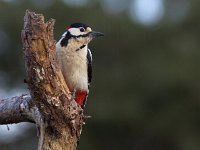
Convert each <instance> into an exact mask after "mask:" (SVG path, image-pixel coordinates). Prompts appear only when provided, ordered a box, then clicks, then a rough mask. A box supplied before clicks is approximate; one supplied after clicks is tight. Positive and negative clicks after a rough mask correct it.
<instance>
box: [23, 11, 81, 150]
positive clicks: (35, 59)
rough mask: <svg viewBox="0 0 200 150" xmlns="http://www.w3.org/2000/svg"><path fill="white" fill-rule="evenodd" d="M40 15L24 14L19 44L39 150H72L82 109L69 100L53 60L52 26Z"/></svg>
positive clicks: (78, 131)
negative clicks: (34, 110) (32, 102)
mask: <svg viewBox="0 0 200 150" xmlns="http://www.w3.org/2000/svg"><path fill="white" fill-rule="evenodd" d="M54 22H55V20H53V19H50V20H49V21H48V22H46V23H45V22H44V17H43V15H41V14H35V13H34V12H30V11H26V14H25V17H24V30H23V31H22V41H23V48H24V56H25V64H26V73H27V79H26V80H27V84H28V86H29V89H30V92H31V96H32V98H33V99H34V100H35V102H36V106H37V107H38V108H39V112H40V113H41V118H40V119H38V120H36V124H37V126H38V128H39V148H38V149H41V150H75V149H76V147H77V141H78V140H79V138H80V131H81V129H82V125H83V112H82V109H81V108H80V107H79V106H78V105H77V104H76V102H75V101H74V100H73V99H72V97H71V94H70V92H69V90H68V87H67V85H66V83H65V81H64V78H63V75H62V73H61V71H60V69H59V67H58V66H57V64H56V60H55V41H54V38H53V25H54Z"/></svg>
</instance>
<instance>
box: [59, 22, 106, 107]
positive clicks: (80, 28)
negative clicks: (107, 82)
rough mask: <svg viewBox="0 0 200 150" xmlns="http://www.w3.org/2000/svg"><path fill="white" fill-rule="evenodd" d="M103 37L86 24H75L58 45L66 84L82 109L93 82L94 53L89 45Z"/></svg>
mask: <svg viewBox="0 0 200 150" xmlns="http://www.w3.org/2000/svg"><path fill="white" fill-rule="evenodd" d="M103 35H104V34H103V33H101V32H96V31H92V29H91V28H90V27H89V26H88V25H86V24H84V23H73V24H71V25H70V26H68V27H67V28H66V30H65V32H64V33H63V35H62V37H61V39H60V40H59V41H58V42H57V43H56V57H57V61H58V64H59V66H60V68H61V71H62V74H63V76H64V79H65V82H66V83H67V85H68V87H69V90H70V92H72V93H73V95H74V96H75V101H76V102H77V104H79V105H80V106H81V107H82V108H84V106H85V102H86V100H87V96H88V93H89V87H90V83H91V80H92V53H91V51H90V49H89V48H88V44H89V43H90V41H91V40H92V39H93V38H95V37H99V36H103Z"/></svg>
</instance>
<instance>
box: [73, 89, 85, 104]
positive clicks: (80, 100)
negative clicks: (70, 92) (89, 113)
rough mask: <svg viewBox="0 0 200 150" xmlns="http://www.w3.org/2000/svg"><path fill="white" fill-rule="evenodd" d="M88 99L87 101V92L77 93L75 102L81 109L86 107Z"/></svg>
mask: <svg viewBox="0 0 200 150" xmlns="http://www.w3.org/2000/svg"><path fill="white" fill-rule="evenodd" d="M86 99H87V92H86V91H76V97H75V101H76V102H77V103H78V104H79V105H80V106H81V107H83V106H84V104H85V101H86Z"/></svg>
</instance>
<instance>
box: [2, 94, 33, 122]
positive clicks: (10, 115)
mask: <svg viewBox="0 0 200 150" xmlns="http://www.w3.org/2000/svg"><path fill="white" fill-rule="evenodd" d="M36 111H37V109H36V106H35V104H34V102H33V100H32V98H31V97H30V96H28V95H22V96H16V97H12V98H8V99H2V100H0V124H11V123H19V122H31V123H34V122H35V119H34V118H35V117H36V113H35V112H36Z"/></svg>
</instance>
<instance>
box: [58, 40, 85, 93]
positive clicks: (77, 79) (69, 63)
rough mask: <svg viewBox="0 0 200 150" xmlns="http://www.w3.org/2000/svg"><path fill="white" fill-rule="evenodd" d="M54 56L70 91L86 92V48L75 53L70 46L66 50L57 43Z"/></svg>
mask: <svg viewBox="0 0 200 150" xmlns="http://www.w3.org/2000/svg"><path fill="white" fill-rule="evenodd" d="M56 54H57V59H58V61H59V64H60V67H61V70H62V73H63V75H64V78H65V81H66V83H67V85H68V86H69V89H70V91H74V90H84V91H88V74H87V57H86V56H87V46H85V47H84V48H83V49H81V50H79V51H76V49H74V48H73V47H71V46H70V45H69V46H67V48H66V47H61V46H60V44H59V42H58V43H57V44H56Z"/></svg>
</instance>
